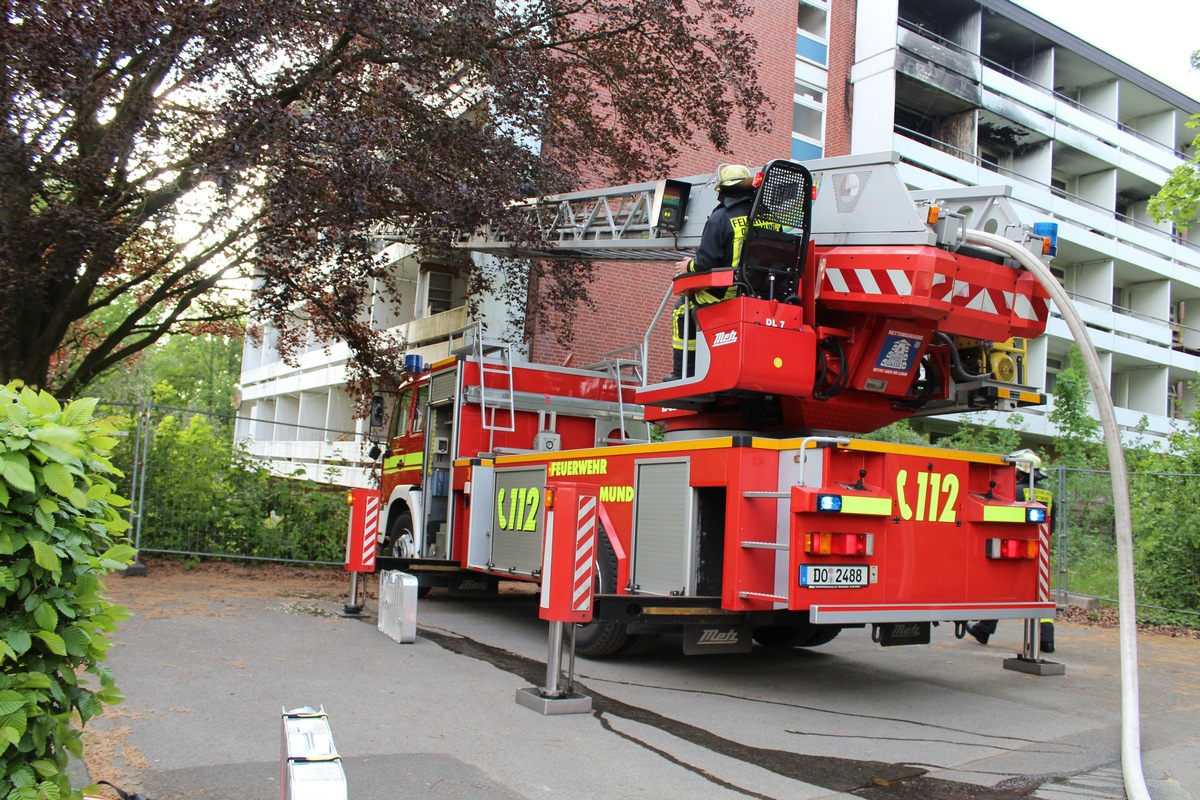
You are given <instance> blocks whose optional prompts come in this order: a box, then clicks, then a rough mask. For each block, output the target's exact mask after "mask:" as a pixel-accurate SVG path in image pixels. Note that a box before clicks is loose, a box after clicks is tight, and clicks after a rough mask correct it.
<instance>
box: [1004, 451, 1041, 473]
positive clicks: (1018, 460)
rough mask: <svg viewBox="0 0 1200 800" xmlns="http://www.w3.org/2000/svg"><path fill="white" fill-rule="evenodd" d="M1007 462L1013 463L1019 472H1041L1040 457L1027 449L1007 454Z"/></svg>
mask: <svg viewBox="0 0 1200 800" xmlns="http://www.w3.org/2000/svg"><path fill="white" fill-rule="evenodd" d="M1008 460H1009V461H1012V462H1014V463H1015V464H1016V466H1017V469H1019V470H1020V471H1021V472H1031V471H1032V472H1041V470H1042V458H1041V456H1039V455H1038V454H1037V453H1035V452H1033V451H1032V450H1030V449H1028V448H1026V449H1025V450H1018V451H1017V452H1015V453H1011V454H1009V456H1008Z"/></svg>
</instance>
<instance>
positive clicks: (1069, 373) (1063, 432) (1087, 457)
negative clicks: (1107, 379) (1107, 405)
mask: <svg viewBox="0 0 1200 800" xmlns="http://www.w3.org/2000/svg"><path fill="white" fill-rule="evenodd" d="M1091 400H1092V390H1091V387H1090V385H1089V382H1088V377H1087V371H1086V370H1085V369H1084V367H1083V359H1082V357H1081V356H1080V354H1079V349H1078V348H1076V347H1075V346H1074V345H1072V346H1071V351H1070V353H1068V354H1067V366H1066V368H1065V369H1063V370H1062V371H1061V372H1059V373H1058V378H1057V380H1056V381H1055V383H1054V408H1053V409H1052V410H1051V411H1050V422H1051V423H1053V424H1054V426H1055V428H1057V430H1058V435H1057V436H1056V437H1055V439H1054V448H1055V450H1056V451H1057V453H1058V459H1057V460H1056V462H1055V463H1056V464H1058V465H1059V466H1064V467H1073V468H1077V469H1087V468H1089V467H1100V466H1102V465H1104V464H1105V463H1107V462H1106V461H1105V458H1104V449H1103V447H1102V446H1101V443H1100V421H1099V420H1098V419H1096V415H1095V413H1094V412H1093V411H1092V409H1091V405H1090V404H1091Z"/></svg>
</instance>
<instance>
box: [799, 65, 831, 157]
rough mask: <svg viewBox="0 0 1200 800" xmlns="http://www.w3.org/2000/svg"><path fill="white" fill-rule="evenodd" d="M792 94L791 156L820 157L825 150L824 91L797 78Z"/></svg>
mask: <svg viewBox="0 0 1200 800" xmlns="http://www.w3.org/2000/svg"><path fill="white" fill-rule="evenodd" d="M794 92H795V94H793V95H792V158H794V159H795V160H797V161H804V160H807V159H813V158H820V157H821V156H822V155H824V151H825V92H824V91H823V90H821V89H818V88H816V87H815V86H811V85H809V84H807V83H805V82H804V81H800V80H797V81H796V82H795V87H794Z"/></svg>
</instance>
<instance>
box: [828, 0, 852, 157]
mask: <svg viewBox="0 0 1200 800" xmlns="http://www.w3.org/2000/svg"><path fill="white" fill-rule="evenodd" d="M829 5H830V9H829V91H828V92H827V93H826V95H825V155H826V156H827V157H830V158H832V157H834V156H844V155H849V153H850V133H851V127H850V126H851V111H852V106H853V100H854V97H853V87H852V86H851V85H850V68H851V67H852V66H854V34H855V24H856V20H857V17H858V2H857V0H830V4H829Z"/></svg>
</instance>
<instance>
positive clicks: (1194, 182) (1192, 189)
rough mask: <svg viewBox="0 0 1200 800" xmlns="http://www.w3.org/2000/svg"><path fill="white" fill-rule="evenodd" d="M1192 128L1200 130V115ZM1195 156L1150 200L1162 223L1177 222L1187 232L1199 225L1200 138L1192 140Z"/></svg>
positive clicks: (1150, 209) (1172, 173) (1188, 124)
mask: <svg viewBox="0 0 1200 800" xmlns="http://www.w3.org/2000/svg"><path fill="white" fill-rule="evenodd" d="M1187 126H1188V127H1189V128H1200V114H1197V115H1196V116H1194V117H1192V118H1191V119H1190V120H1188V122H1187ZM1192 149H1193V150H1194V151H1195V155H1193V156H1192V157H1191V159H1190V160H1189V161H1185V162H1184V163H1182V164H1180V165H1179V166H1178V167H1176V168H1175V169H1174V170H1173V171H1172V172H1171V175H1170V177H1168V178H1167V182H1166V183H1164V184H1163V186H1162V188H1161V189H1159V190H1158V194H1156V195H1154V196H1153V197H1151V198H1150V202H1149V204H1148V205H1147V209H1148V210H1149V211H1150V215H1151V216H1152V217H1154V218H1155V219H1156V220H1158V221H1159V222H1173V223H1174V224H1175V227H1177V228H1179V229H1180V230H1184V231H1186V230H1187V229H1188V228H1189V227H1191V226H1192V225H1194V224H1195V223H1196V215H1197V213H1200V134H1198V135H1197V136H1196V138H1195V139H1193V140H1192Z"/></svg>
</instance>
